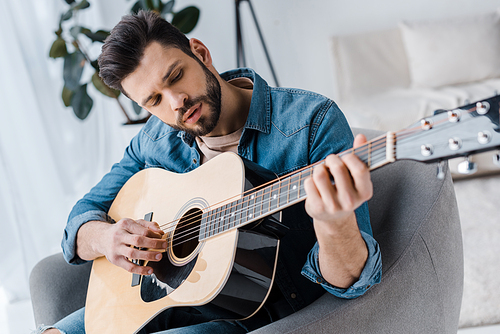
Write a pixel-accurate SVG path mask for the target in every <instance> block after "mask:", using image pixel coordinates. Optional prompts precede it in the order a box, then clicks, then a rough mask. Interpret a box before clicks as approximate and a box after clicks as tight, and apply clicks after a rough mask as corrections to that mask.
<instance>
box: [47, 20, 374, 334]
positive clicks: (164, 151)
mask: <svg viewBox="0 0 500 334" xmlns="http://www.w3.org/2000/svg"><path fill="white" fill-rule="evenodd" d="M99 66H100V75H101V77H102V78H103V80H104V82H106V84H108V85H109V86H110V87H113V88H116V89H119V90H121V91H122V92H123V93H124V94H126V95H127V96H128V97H130V98H131V99H132V100H134V101H135V102H137V103H138V104H139V105H140V106H142V107H143V108H145V109H146V110H148V111H149V112H150V113H151V114H152V115H153V116H152V117H151V118H150V120H149V121H148V123H147V124H146V125H145V126H144V128H143V129H142V131H141V132H140V133H139V134H138V135H137V136H136V137H135V138H134V139H133V140H132V141H131V144H130V146H129V147H128V148H127V150H126V152H125V155H124V158H123V159H122V161H121V162H120V163H118V164H115V165H114V166H113V168H112V170H111V171H110V173H108V174H107V175H105V176H104V178H103V179H102V180H101V182H100V183H99V184H98V185H97V186H96V187H94V188H93V189H92V190H91V191H90V192H89V193H88V194H87V195H86V196H85V197H84V198H83V199H81V200H80V201H79V202H78V203H77V204H76V205H75V207H74V208H73V210H72V212H71V214H70V217H69V220H68V224H67V227H66V229H65V233H64V238H63V242H62V246H63V252H64V255H65V258H66V260H67V261H68V262H69V263H74V264H78V263H83V262H85V261H91V260H93V259H96V258H98V257H101V256H106V258H107V259H108V260H109V261H110V262H111V263H113V264H115V265H117V266H119V267H122V268H123V269H125V270H127V271H129V272H131V273H136V274H140V275H150V274H152V273H153V269H152V268H151V267H150V266H139V265H136V264H134V263H132V262H131V261H130V259H138V260H148V261H159V260H160V259H161V258H162V256H163V252H162V251H161V250H164V249H166V247H167V244H166V241H165V240H163V239H162V238H161V237H162V234H163V231H162V230H161V229H160V228H159V225H158V224H157V223H155V222H147V221H145V220H142V219H137V218H138V217H128V218H125V219H121V220H120V221H118V222H116V223H114V222H112V221H111V219H110V218H109V217H108V216H107V210H108V209H109V207H110V205H111V203H112V201H113V199H114V197H115V196H116V194H117V192H118V191H119V190H120V188H121V187H122V185H123V184H124V183H125V182H126V181H127V180H128V179H129V178H130V177H131V176H132V175H133V174H135V173H136V172H138V171H140V170H142V169H145V168H149V167H161V168H164V169H167V170H170V171H173V172H177V173H185V172H188V171H191V170H193V169H195V168H197V167H199V166H200V165H201V164H202V163H204V162H206V161H208V160H209V159H211V158H212V157H214V156H216V155H217V154H219V153H221V152H224V151H233V152H237V153H238V154H239V155H240V156H242V157H244V158H246V159H249V160H252V161H253V162H256V163H257V164H259V165H261V166H263V167H265V168H267V169H269V170H271V171H273V172H275V173H276V174H278V175H285V174H287V173H289V172H291V171H294V170H298V169H300V168H302V167H304V166H307V165H310V164H312V163H314V162H317V161H320V160H323V159H326V160H325V163H324V164H321V165H319V166H317V167H315V169H314V173H313V176H312V177H311V178H309V179H308V180H307V181H306V182H305V189H306V193H307V195H308V198H307V200H306V202H305V210H306V211H307V214H308V215H309V216H310V217H311V218H312V219H311V218H309V217H308V216H307V215H305V212H304V206H300V205H297V206H295V207H294V209H293V210H291V211H290V212H291V213H287V211H285V212H284V213H283V223H284V224H285V225H287V226H288V227H289V231H288V232H287V233H286V235H285V236H284V237H283V239H282V242H281V248H280V253H279V260H278V265H277V272H276V278H275V282H274V286H273V289H272V293H271V296H270V298H269V300H268V301H267V302H266V304H265V306H264V307H263V308H262V310H261V311H259V312H258V313H257V314H256V315H255V316H253V317H251V318H250V319H248V320H244V321H216V322H209V321H210V320H213V319H219V318H223V319H224V318H226V316H227V313H226V311H225V310H222V309H218V308H217V307H214V308H211V307H208V308H207V309H204V308H179V309H177V308H173V309H169V310H168V311H166V312H164V313H163V314H162V315H160V316H158V317H157V318H156V319H155V320H153V321H152V322H151V323H150V324H148V325H147V326H146V327H145V328H144V329H143V332H148V333H150V332H161V331H165V330H166V332H165V333H167V332H168V333H187V332H189V333H198V332H200V333H201V332H205V331H208V330H211V331H214V332H216V333H245V332H247V331H250V330H253V329H255V328H258V327H260V326H263V325H265V324H267V323H270V322H272V321H275V320H278V319H280V318H282V317H285V316H287V315H289V314H291V313H293V312H295V311H297V310H299V309H301V308H303V307H305V306H307V305H308V304H310V303H311V302H313V301H314V300H315V299H317V298H318V297H319V296H321V295H322V294H323V293H324V292H325V290H326V291H328V292H329V293H332V294H334V295H336V296H338V297H341V298H355V297H358V296H360V295H362V294H363V293H364V292H365V291H366V290H367V289H368V288H369V287H370V286H372V285H373V284H376V283H378V282H379V281H380V276H381V258H380V251H379V248H378V244H377V243H376V241H375V240H374V239H373V237H372V236H371V234H372V232H371V227H370V223H369V217H368V211H367V205H366V201H367V200H368V199H369V198H370V197H371V195H372V185H371V181H370V174H369V171H368V169H367V167H366V166H365V165H364V164H363V163H362V162H361V161H360V160H359V159H358V158H357V157H356V156H355V155H353V154H348V155H345V156H343V157H342V158H340V157H338V156H337V155H335V154H334V153H339V152H341V151H344V150H346V149H348V148H349V147H350V146H351V145H352V140H353V138H352V133H351V132H350V130H349V127H348V124H347V122H346V120H345V118H344V116H343V115H342V113H341V112H340V110H339V109H338V108H337V106H336V105H335V103H334V102H333V101H331V100H329V99H327V98H325V97H323V96H320V95H318V94H315V93H312V92H306V91H302V90H297V89H284V88H271V87H269V86H268V85H267V83H266V82H265V81H264V80H263V79H262V78H260V77H259V76H258V75H257V74H256V73H255V72H254V71H252V70H250V69H238V70H234V71H229V72H226V73H223V74H219V73H218V72H217V71H216V70H215V68H214V67H213V64H212V58H211V54H210V52H209V50H208V48H207V47H206V46H205V45H204V44H203V43H202V42H201V41H199V40H197V39H190V40H188V39H187V38H186V37H185V36H184V35H183V34H181V33H180V32H179V31H178V30H177V29H175V28H173V27H172V26H171V25H170V24H169V23H167V22H166V21H164V20H163V19H161V18H160V17H159V16H157V15H156V14H154V13H151V12H140V13H139V14H137V15H129V16H125V17H124V18H123V19H122V21H121V22H120V23H119V24H118V25H117V26H116V27H115V28H114V29H113V31H112V32H111V35H110V37H108V39H107V40H106V42H105V44H104V46H103V49H102V54H101V56H100V57H99ZM364 142H366V139H365V138H364V137H363V136H359V137H357V138H356V140H354V145H355V146H359V145H362V144H363V143H364ZM331 177H333V179H334V180H335V184H334V185H332V182H331ZM165 191H168V189H166V190H165ZM355 210H356V212H355ZM130 246H135V248H132V247H130ZM141 249H143V250H141ZM144 249H155V250H144ZM83 314H84V309H82V310H80V311H77V312H75V313H74V314H72V315H70V316H68V317H67V318H65V319H63V320H62V321H60V322H59V323H58V324H56V325H55V326H54V328H52V329H48V330H47V331H46V333H51V332H54V333H58V332H63V333H70V332H71V333H76V332H77V333H80V332H83ZM56 328H57V329H59V331H58V330H57V329H56ZM75 328H78V330H79V331H77V330H75ZM162 333H163V332H162Z"/></svg>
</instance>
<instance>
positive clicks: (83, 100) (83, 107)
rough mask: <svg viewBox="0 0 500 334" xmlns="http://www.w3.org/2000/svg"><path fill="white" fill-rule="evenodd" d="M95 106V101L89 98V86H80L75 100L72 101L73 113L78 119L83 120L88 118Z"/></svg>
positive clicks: (74, 97) (74, 96)
mask: <svg viewBox="0 0 500 334" xmlns="http://www.w3.org/2000/svg"><path fill="white" fill-rule="evenodd" d="M93 104H94V101H93V100H92V98H91V97H90V96H89V94H87V84H85V85H82V86H80V87H79V88H78V89H77V90H76V92H75V95H73V99H72V100H71V106H72V107H73V112H74V113H75V115H76V117H78V118H79V119H81V120H84V119H85V118H87V116H88V115H89V113H90V110H91V109H92V106H93Z"/></svg>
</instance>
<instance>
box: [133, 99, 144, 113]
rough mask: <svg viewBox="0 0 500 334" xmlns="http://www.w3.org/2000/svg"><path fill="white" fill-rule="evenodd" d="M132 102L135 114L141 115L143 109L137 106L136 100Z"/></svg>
mask: <svg viewBox="0 0 500 334" xmlns="http://www.w3.org/2000/svg"><path fill="white" fill-rule="evenodd" d="M130 101H131V102H132V108H134V112H135V114H136V115H139V114H140V113H141V112H142V107H141V106H140V105H138V104H137V102H135V101H134V100H130Z"/></svg>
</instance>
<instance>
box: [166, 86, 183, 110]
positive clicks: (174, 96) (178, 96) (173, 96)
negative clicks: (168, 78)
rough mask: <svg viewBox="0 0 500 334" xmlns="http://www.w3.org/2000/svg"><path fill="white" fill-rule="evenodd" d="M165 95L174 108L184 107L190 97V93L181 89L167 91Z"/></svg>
mask: <svg viewBox="0 0 500 334" xmlns="http://www.w3.org/2000/svg"><path fill="white" fill-rule="evenodd" d="M165 95H166V96H167V98H168V100H169V102H170V107H171V108H172V110H178V109H179V108H182V107H183V106H184V104H185V103H186V101H187V99H188V95H187V94H186V93H184V92H180V91H168V92H166V93H165Z"/></svg>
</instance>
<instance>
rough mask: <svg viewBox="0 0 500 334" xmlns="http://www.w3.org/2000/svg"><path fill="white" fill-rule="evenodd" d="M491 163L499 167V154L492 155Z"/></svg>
mask: <svg viewBox="0 0 500 334" xmlns="http://www.w3.org/2000/svg"><path fill="white" fill-rule="evenodd" d="M493 163H494V164H495V165H497V166H500V152H497V153H495V154H493Z"/></svg>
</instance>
